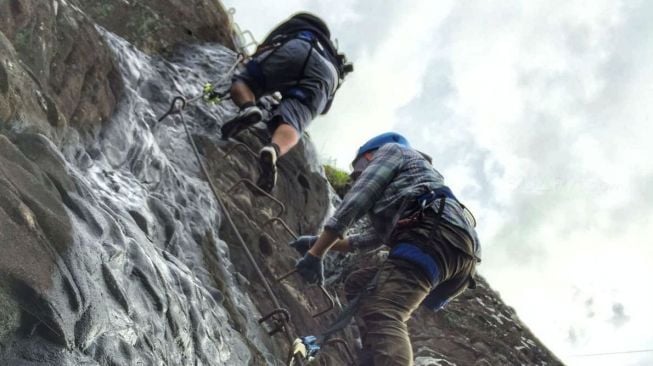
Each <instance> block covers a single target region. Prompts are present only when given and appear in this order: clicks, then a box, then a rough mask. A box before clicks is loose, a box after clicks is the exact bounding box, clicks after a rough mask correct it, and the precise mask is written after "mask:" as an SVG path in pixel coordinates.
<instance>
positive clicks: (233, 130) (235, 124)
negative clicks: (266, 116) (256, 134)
mask: <svg viewBox="0 0 653 366" xmlns="http://www.w3.org/2000/svg"><path fill="white" fill-rule="evenodd" d="M261 120H262V118H261V116H260V115H256V114H253V115H250V116H247V117H243V118H240V119H234V120H231V121H229V122H227V123H225V124H224V126H222V129H221V131H222V139H224V140H227V139H229V138H230V137H233V136H236V135H237V134H239V133H241V132H242V131H244V130H246V129H248V128H249V127H251V126H253V125H255V124H257V123H259V122H261Z"/></svg>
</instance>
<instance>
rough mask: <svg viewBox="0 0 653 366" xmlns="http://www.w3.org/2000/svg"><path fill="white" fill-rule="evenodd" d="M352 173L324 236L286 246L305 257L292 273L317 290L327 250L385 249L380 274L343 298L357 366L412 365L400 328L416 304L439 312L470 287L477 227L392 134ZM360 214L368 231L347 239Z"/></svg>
mask: <svg viewBox="0 0 653 366" xmlns="http://www.w3.org/2000/svg"><path fill="white" fill-rule="evenodd" d="M352 166H353V173H352V178H354V179H355V183H354V185H353V187H352V189H351V191H350V192H349V193H347V195H346V196H345V197H344V199H343V202H342V203H341V205H340V206H339V207H338V209H337V211H336V212H335V214H334V215H333V216H332V217H331V218H329V220H328V221H327V223H326V225H325V226H324V231H323V232H322V234H321V235H320V236H319V237H317V236H302V237H300V238H299V239H298V240H296V241H294V242H293V243H291V245H292V246H293V247H294V248H295V249H297V250H298V251H299V252H300V253H302V254H303V255H304V257H303V258H302V259H301V260H299V261H298V263H297V265H296V268H297V270H298V272H299V273H300V274H301V275H302V276H303V277H304V279H305V280H307V281H308V282H318V283H323V281H324V275H323V267H322V257H323V256H324V255H325V254H326V253H327V252H328V251H329V250H330V249H334V250H338V251H350V250H355V249H361V248H373V247H378V246H381V245H387V246H389V247H390V253H389V256H388V259H387V260H386V261H385V262H384V263H383V264H382V265H381V266H377V267H372V268H363V269H360V270H358V271H355V272H353V273H352V274H351V275H349V277H348V278H347V280H346V282H345V292H346V294H347V297H348V299H349V300H350V301H353V299H355V298H356V297H360V301H359V305H358V311H357V314H358V316H359V318H360V319H362V321H363V323H364V327H362V329H361V333H362V338H363V352H362V355H363V358H362V359H361V365H402V366H404V365H412V363H413V361H412V357H413V356H412V348H411V346H410V338H409V336H408V330H407V326H406V322H407V321H408V319H409V318H410V315H411V314H412V312H413V311H414V310H415V309H417V307H418V306H419V305H420V304H422V303H424V305H425V306H427V307H430V308H433V309H440V308H441V307H443V306H444V305H445V304H446V303H447V302H448V301H450V300H451V299H452V298H454V297H455V296H457V295H459V294H460V293H462V292H463V291H464V290H465V289H466V288H468V287H473V286H474V280H473V274H474V271H475V267H476V263H477V262H479V261H480V258H479V256H480V248H479V243H478V238H477V236H476V231H475V230H474V225H475V223H474V220H473V217H472V216H471V214H469V213H468V211H467V209H466V208H465V207H464V206H463V205H462V204H461V203H460V202H459V201H458V200H457V199H456V197H455V196H454V195H453V193H452V192H451V190H450V189H449V188H448V187H446V186H445V185H444V178H443V177H442V175H441V174H440V173H439V172H438V171H437V170H435V169H434V168H433V166H432V165H431V163H430V158H428V157H427V156H426V155H424V154H422V153H420V152H418V151H417V150H415V149H413V148H411V147H410V145H409V143H408V141H407V140H406V139H405V138H404V137H403V136H401V135H399V134H397V133H392V132H390V133H385V134H382V135H379V136H377V137H374V138H373V139H371V140H369V141H368V142H367V143H366V144H364V145H363V146H361V147H360V148H359V150H358V152H357V154H356V158H355V159H354V161H353V163H352ZM365 213H367V214H368V217H369V218H370V221H371V224H372V225H371V226H372V230H371V231H369V232H367V233H364V234H361V235H354V236H350V237H345V236H344V233H345V231H346V230H347V229H348V228H349V227H351V225H352V224H354V223H355V222H356V221H358V220H359V219H360V218H362V216H363V215H364V214H365Z"/></svg>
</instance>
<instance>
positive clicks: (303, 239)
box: [288, 235, 317, 255]
mask: <svg viewBox="0 0 653 366" xmlns="http://www.w3.org/2000/svg"><path fill="white" fill-rule="evenodd" d="M316 241H317V236H315V235H302V236H300V237H299V238H297V239H296V240H294V241H291V242H290V243H289V244H288V245H290V246H291V247H293V248H294V249H295V250H296V251H297V252H298V253H299V254H301V255H306V252H308V250H309V249H311V247H312V246H313V244H315V242H316Z"/></svg>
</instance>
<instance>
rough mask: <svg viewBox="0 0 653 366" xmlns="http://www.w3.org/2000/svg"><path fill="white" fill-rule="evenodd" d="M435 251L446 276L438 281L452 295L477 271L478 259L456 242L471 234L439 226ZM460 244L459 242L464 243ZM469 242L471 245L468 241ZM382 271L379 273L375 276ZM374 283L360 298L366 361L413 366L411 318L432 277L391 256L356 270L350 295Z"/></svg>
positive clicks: (372, 365) (364, 364)
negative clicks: (409, 322) (461, 249)
mask: <svg viewBox="0 0 653 366" xmlns="http://www.w3.org/2000/svg"><path fill="white" fill-rule="evenodd" d="M438 231H439V233H438V236H437V240H436V241H435V243H434V245H436V246H437V249H438V250H437V251H436V253H437V254H438V256H439V257H440V261H438V262H439V265H440V267H441V268H440V271H441V274H442V278H441V281H440V283H438V284H437V285H436V288H437V290H435V291H439V290H442V293H443V295H444V296H445V297H446V298H449V299H452V298H454V297H455V296H457V295H459V294H460V293H461V292H463V291H464V290H465V289H466V288H467V283H468V279H469V278H470V276H471V275H472V274H473V273H474V271H475V267H476V260H475V259H474V258H472V257H469V256H466V255H464V254H462V252H460V251H459V250H457V249H456V248H455V247H454V245H452V244H454V243H456V242H465V241H469V239H466V238H464V237H463V236H458V235H454V234H455V230H454V231H452V230H451V229H450V228H448V227H446V226H445V225H442V226H440V229H439V230H438ZM459 244H460V243H459ZM465 245H471V243H469V242H466V243H465ZM377 273H378V274H379V276H378V277H376V278H375V276H376V275H377ZM372 282H375V285H373V286H372V287H373V289H371V290H369V293H366V294H364V295H363V296H362V297H361V300H360V307H359V309H358V312H357V317H358V318H359V319H360V320H362V322H363V323H364V324H359V328H360V333H361V338H362V341H363V354H362V357H361V363H360V365H361V366H412V365H413V349H412V347H411V344H410V337H409V335H408V326H407V325H406V322H407V321H408V319H409V318H410V316H411V314H412V313H413V311H415V310H416V309H417V308H418V307H419V306H420V304H421V303H422V301H423V300H424V298H425V297H426V296H427V295H428V294H429V292H430V291H431V283H430V281H429V279H428V278H427V277H426V275H424V274H423V272H422V271H421V269H419V268H418V267H416V266H415V265H414V264H412V263H410V262H406V261H404V260H400V259H388V260H387V261H385V262H384V263H383V264H382V265H381V266H380V267H378V266H376V267H371V268H363V269H360V270H358V271H355V272H353V273H352V274H350V275H349V277H347V280H346V281H345V293H346V295H347V298H348V299H349V301H351V300H352V299H354V298H355V297H356V296H358V295H359V294H361V293H363V292H365V291H366V289H367V288H368V287H369V286H370V284H371V283H372Z"/></svg>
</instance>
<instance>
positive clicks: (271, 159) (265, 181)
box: [256, 145, 278, 193]
mask: <svg viewBox="0 0 653 366" xmlns="http://www.w3.org/2000/svg"><path fill="white" fill-rule="evenodd" d="M277 155H278V153H277V149H275V147H274V146H272V145H268V146H265V147H263V148H262V149H261V151H260V152H259V158H258V162H259V167H260V169H259V170H260V175H259V177H258V181H257V182H256V185H258V186H259V187H260V188H261V189H262V190H264V191H266V192H268V193H271V192H272V189H274V186H275V184H276V183H277Z"/></svg>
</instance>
